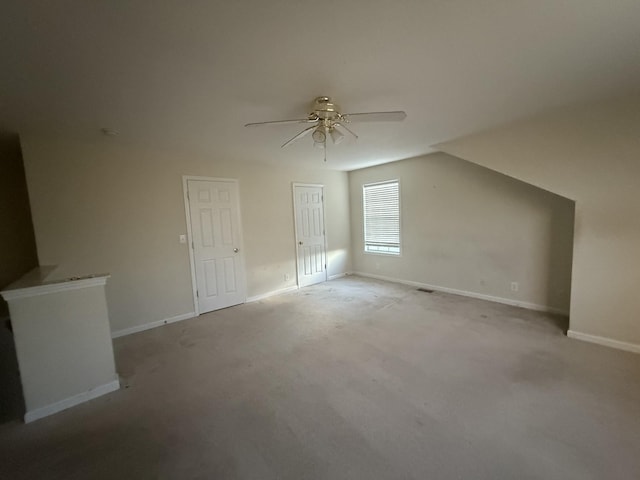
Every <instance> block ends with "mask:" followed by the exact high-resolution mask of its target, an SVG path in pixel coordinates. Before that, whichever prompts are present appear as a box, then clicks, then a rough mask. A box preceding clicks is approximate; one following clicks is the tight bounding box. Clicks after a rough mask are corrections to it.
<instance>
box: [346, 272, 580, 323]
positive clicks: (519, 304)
mask: <svg viewBox="0 0 640 480" xmlns="http://www.w3.org/2000/svg"><path fill="white" fill-rule="evenodd" d="M353 274H354V275H359V276H361V277H369V278H375V279H377V280H385V281H387V282H394V283H401V284H403V285H410V286H412V287H421V288H428V289H429V290H435V291H438V292H444V293H453V294H455V295H462V296H464V297H470V298H477V299H480V300H488V301H490V302H496V303H502V304H505V305H511V306H514V307H521V308H526V309H528V310H536V311H538V312H546V313H555V314H558V315H565V316H568V315H569V312H568V311H566V310H561V309H559V308H554V307H548V306H546V305H538V304H535V303H530V302H521V301H519V300H512V299H510V298H503V297H494V296H493V295H485V294H484V293H476V292H468V291H466V290H458V289H455V288H448V287H440V286H438V285H430V284H428V283H422V282H414V281H412V280H402V279H400V278H391V277H385V276H384V275H375V274H373V273H365V272H353Z"/></svg>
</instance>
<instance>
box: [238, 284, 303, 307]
mask: <svg viewBox="0 0 640 480" xmlns="http://www.w3.org/2000/svg"><path fill="white" fill-rule="evenodd" d="M294 290H298V285H293V286H291V287H285V288H280V289H278V290H272V291H270V292H267V293H261V294H260V295H254V296H253V297H248V298H247V303H251V302H257V301H258V300H264V299H265V298H269V297H273V296H274V295H280V294H282V293H287V292H293V291H294Z"/></svg>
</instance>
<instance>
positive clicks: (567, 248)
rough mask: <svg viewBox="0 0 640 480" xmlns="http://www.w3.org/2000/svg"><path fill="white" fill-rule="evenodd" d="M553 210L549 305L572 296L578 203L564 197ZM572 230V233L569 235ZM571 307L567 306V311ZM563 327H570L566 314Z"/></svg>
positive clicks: (557, 303) (550, 239) (548, 282)
mask: <svg viewBox="0 0 640 480" xmlns="http://www.w3.org/2000/svg"><path fill="white" fill-rule="evenodd" d="M559 198H560V199H561V200H562V201H561V202H558V203H557V204H556V208H554V209H553V210H551V225H550V232H549V233H550V238H549V244H550V245H549V247H550V249H549V268H548V271H549V277H548V281H547V298H548V304H549V305H561V304H562V303H563V299H567V298H571V270H572V265H573V226H574V224H575V208H576V203H575V202H574V201H572V200H569V199H567V198H564V197H559ZM569 231H570V235H568V233H569ZM552 273H553V274H552ZM568 310H569V308H568V307H567V311H568ZM564 318H565V319H566V320H564V321H563V322H562V325H563V326H562V328H563V330H564V333H565V334H566V333H567V331H568V329H569V321H568V316H567V315H565V316H564Z"/></svg>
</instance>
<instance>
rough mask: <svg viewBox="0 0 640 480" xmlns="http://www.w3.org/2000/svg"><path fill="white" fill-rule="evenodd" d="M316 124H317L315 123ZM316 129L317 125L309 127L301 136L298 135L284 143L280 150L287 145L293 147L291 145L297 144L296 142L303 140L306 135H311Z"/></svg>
mask: <svg viewBox="0 0 640 480" xmlns="http://www.w3.org/2000/svg"><path fill="white" fill-rule="evenodd" d="M314 123H315V122H314ZM315 128H316V125H312V126H310V127H308V128H305V129H304V130H302V131H301V132H300V133H299V134H297V135H296V136H295V137H293V138H292V139H291V140H287V141H286V142H284V143H283V144H282V146H281V147H280V148H284V147H286V146H287V145H291V144H292V143H293V142H295V141H296V140H299V139H301V138H302V137H304V136H305V135H308V134H310V133H311V132H312V131H313V129H315Z"/></svg>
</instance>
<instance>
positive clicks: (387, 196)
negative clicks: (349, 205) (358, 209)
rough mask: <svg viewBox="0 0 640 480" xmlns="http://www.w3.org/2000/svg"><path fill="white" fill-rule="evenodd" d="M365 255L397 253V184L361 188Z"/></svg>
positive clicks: (398, 200) (389, 183) (398, 185)
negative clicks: (367, 253)
mask: <svg viewBox="0 0 640 480" xmlns="http://www.w3.org/2000/svg"><path fill="white" fill-rule="evenodd" d="M362 198H363V207H364V250H365V252H374V253H387V254H392V255H399V254H400V184H399V182H398V181H397V180H394V181H390V182H384V183H374V184H370V185H363V186H362Z"/></svg>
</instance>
